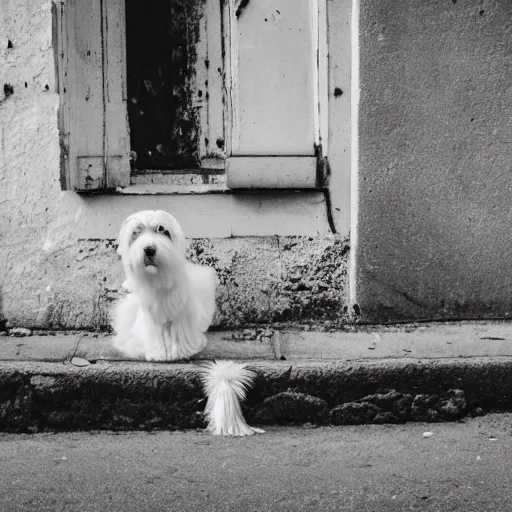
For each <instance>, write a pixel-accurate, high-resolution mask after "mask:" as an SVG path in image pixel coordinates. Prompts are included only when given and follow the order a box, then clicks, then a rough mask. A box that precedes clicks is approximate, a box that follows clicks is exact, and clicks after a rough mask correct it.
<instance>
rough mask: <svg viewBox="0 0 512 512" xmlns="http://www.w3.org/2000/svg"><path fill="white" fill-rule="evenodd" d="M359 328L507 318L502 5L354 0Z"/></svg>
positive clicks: (510, 262) (510, 271)
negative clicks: (393, 323)
mask: <svg viewBox="0 0 512 512" xmlns="http://www.w3.org/2000/svg"><path fill="white" fill-rule="evenodd" d="M359 43H360V45H359V49H360V77H359V78H360V104H359V155H360V156H359V162H358V167H359V168H358V182H357V183H358V188H359V194H358V198H359V207H358V218H357V225H358V229H357V233H353V235H354V236H355V239H356V241H357V250H356V266H355V268H356V284H357V287H356V296H355V297H354V299H355V301H356V302H357V303H358V305H359V306H360V309H361V314H362V317H361V319H362V320H363V321H368V322H384V321H393V320H412V319H433V318H443V319H447V318H484V317H485V318H486V317H509V316H510V314H511V313H512V293H511V290H512V229H511V226H512V201H511V198H512V80H511V77H512V2H510V1H509V0H428V1H415V0H377V1H376V0H361V2H360V18H359Z"/></svg>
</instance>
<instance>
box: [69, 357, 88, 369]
mask: <svg viewBox="0 0 512 512" xmlns="http://www.w3.org/2000/svg"><path fill="white" fill-rule="evenodd" d="M70 362H71V364H72V365H74V366H80V367H82V366H89V365H90V364H91V362H90V361H87V359H84V358H83V357H73V358H72V359H71V361H70Z"/></svg>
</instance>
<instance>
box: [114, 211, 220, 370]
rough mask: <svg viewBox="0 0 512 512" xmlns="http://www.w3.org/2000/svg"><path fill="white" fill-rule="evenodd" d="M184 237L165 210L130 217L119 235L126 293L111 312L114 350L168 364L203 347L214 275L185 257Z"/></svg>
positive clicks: (212, 300)
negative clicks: (167, 362)
mask: <svg viewBox="0 0 512 512" xmlns="http://www.w3.org/2000/svg"><path fill="white" fill-rule="evenodd" d="M185 248H186V242H185V236H184V234H183V231H182V230H181V227H180V225H179V224H178V222H177V221H176V219H175V218H174V217H173V216H172V215H170V214H168V213H167V212H164V211H161V210H157V211H142V212H139V213H135V214H133V215H130V216H129V217H128V218H127V219H126V220H125V221H124V223H123V225H122V227H121V231H120V233H119V248H118V253H119V254H120V256H121V258H122V262H123V267H124V271H125V276H126V281H125V282H124V284H123V286H124V288H126V289H127V290H128V291H129V292H130V293H129V294H128V295H127V296H126V297H125V298H123V299H121V301H120V302H119V303H118V304H117V306H116V308H115V310H114V314H113V327H114V331H115V337H114V346H115V347H116V348H117V349H119V350H120V351H121V352H123V353H124V354H126V355H127V356H130V357H143V358H145V359H147V360H148V361H170V360H175V359H182V358H187V357H191V356H193V355H194V354H196V353H197V352H199V351H200V350H202V349H203V348H204V347H205V346H206V336H205V334H204V333H205V332H206V330H207V329H208V327H209V326H210V324H211V322H212V317H213V314H214V312H215V288H216V286H217V275H216V273H215V271H214V270H213V269H212V268H210V267H205V266H202V265H195V264H193V263H190V262H189V261H187V259H186V258H185Z"/></svg>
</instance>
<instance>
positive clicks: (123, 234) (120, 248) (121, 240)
mask: <svg viewBox="0 0 512 512" xmlns="http://www.w3.org/2000/svg"><path fill="white" fill-rule="evenodd" d="M138 215H139V214H138V213H134V214H132V215H130V216H129V217H127V218H126V219H125V220H124V222H123V225H122V226H121V229H120V230H119V236H118V237H117V254H119V256H121V258H122V257H123V254H124V253H125V251H126V249H127V247H128V241H129V239H130V233H129V231H130V225H131V223H132V221H133V220H134V219H136V218H138Z"/></svg>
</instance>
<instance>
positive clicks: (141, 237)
mask: <svg viewBox="0 0 512 512" xmlns="http://www.w3.org/2000/svg"><path fill="white" fill-rule="evenodd" d="M185 246H186V244H185V236H184V235H183V231H182V230H181V227H180V225H179V224H178V222H177V221H176V219H175V218H174V217H173V216H172V215H169V214H168V213H166V212H163V211H160V210H157V211H143V212H139V213H135V214H133V215H130V216H129V217H128V218H127V219H126V220H125V221H124V223H123V225H122V227H121V232H120V233H119V248H118V250H117V251H118V253H119V254H120V255H121V259H122V261H123V267H124V271H125V276H126V281H125V282H124V284H123V286H124V287H125V288H126V289H127V290H128V291H129V293H128V295H127V296H126V297H124V298H123V299H121V300H120V301H119V303H118V304H117V306H116V307H115V310H114V314H113V322H112V323H113V327H114V331H115V336H114V346H115V347H116V348H117V349H118V350H120V351H121V352H123V353H124V354H126V355H127V356H130V357H137V358H138V357H143V358H145V359H147V360H148V361H170V360H175V359H183V358H187V357H191V356H193V355H194V354H197V352H199V351H200V350H202V349H203V348H204V347H205V346H206V336H205V334H204V333H205V332H206V330H207V329H208V327H209V326H210V324H211V322H212V317H213V314H214V312H215V288H216V286H217V275H216V273H215V271H214V270H213V269H212V268H210V267H205V266H201V265H195V264H193V263H190V262H189V261H187V259H186V258H185ZM200 377H201V380H202V382H203V387H204V390H205V392H206V394H207V395H208V401H207V405H206V410H205V412H206V416H207V418H208V431H209V432H211V433H212V434H214V435H227V436H248V435H252V434H255V433H262V432H263V430H261V429H257V428H253V427H250V426H249V425H247V423H246V422H245V419H244V417H243V414H242V409H241V407H240V401H241V400H243V399H244V398H245V394H246V390H247V388H248V387H249V386H250V385H251V384H252V381H253V379H254V372H252V371H251V370H249V369H248V368H247V367H246V366H245V365H244V364H240V363H235V362H233V361H220V362H216V363H207V364H205V365H204V366H203V367H202V368H201V370H200Z"/></svg>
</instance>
